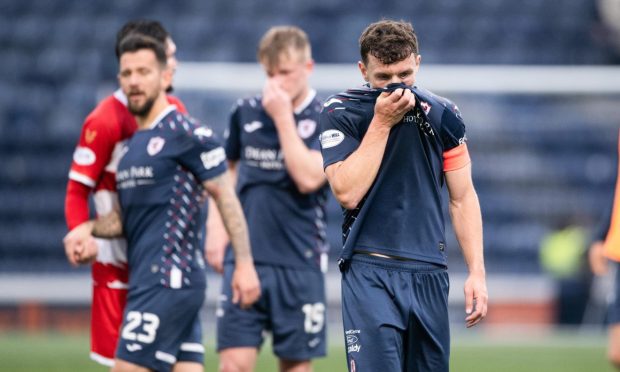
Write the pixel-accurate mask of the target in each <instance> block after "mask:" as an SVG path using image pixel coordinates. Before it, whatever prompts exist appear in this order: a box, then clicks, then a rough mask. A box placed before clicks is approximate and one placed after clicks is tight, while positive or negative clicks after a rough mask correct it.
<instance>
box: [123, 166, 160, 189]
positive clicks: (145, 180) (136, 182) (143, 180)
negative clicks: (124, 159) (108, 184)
mask: <svg viewBox="0 0 620 372" xmlns="http://www.w3.org/2000/svg"><path fill="white" fill-rule="evenodd" d="M154 178H155V172H154V171H153V167H148V166H140V167H134V166H132V167H130V168H129V169H123V170H120V171H119V172H117V173H116V186H117V187H118V188H119V189H128V188H132V187H136V186H144V185H151V184H153V183H155V180H154Z"/></svg>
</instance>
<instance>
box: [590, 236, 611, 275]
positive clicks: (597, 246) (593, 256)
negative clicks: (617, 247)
mask: <svg viewBox="0 0 620 372" xmlns="http://www.w3.org/2000/svg"><path fill="white" fill-rule="evenodd" d="M604 247H605V246H604V244H603V242H602V241H596V242H594V243H592V245H591V246H590V249H589V250H588V259H589V261H590V269H592V272H593V273H594V274H595V275H605V274H607V269H608V267H607V266H608V261H607V257H605V253H604V251H605V250H604Z"/></svg>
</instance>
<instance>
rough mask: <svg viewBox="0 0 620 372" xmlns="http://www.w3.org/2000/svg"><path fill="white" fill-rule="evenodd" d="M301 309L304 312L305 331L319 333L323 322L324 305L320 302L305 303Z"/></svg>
mask: <svg viewBox="0 0 620 372" xmlns="http://www.w3.org/2000/svg"><path fill="white" fill-rule="evenodd" d="M301 310H302V311H303V312H304V314H306V320H305V321H304V329H305V331H306V333H319V332H321V330H322V329H323V325H324V324H325V305H324V304H323V303H322V302H317V303H315V304H305V305H304V306H302V307H301Z"/></svg>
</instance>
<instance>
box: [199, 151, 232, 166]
mask: <svg viewBox="0 0 620 372" xmlns="http://www.w3.org/2000/svg"><path fill="white" fill-rule="evenodd" d="M200 160H202V165H204V167H205V169H207V170H208V169H211V168H215V167H217V166H218V165H220V164H221V163H222V162H223V161H224V160H226V151H224V148H223V147H218V148H216V149H214V150H211V151H207V152H203V153H202V154H200Z"/></svg>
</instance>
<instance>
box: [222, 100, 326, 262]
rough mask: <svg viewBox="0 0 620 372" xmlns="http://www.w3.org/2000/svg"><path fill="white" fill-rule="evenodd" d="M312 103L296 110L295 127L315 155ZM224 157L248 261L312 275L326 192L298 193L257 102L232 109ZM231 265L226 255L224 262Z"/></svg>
mask: <svg viewBox="0 0 620 372" xmlns="http://www.w3.org/2000/svg"><path fill="white" fill-rule="evenodd" d="M314 97H315V92H311V94H309V95H308V97H307V99H306V102H303V103H302V104H301V105H299V106H298V108H297V109H296V110H295V122H296V125H297V133H298V134H299V137H300V138H301V139H302V140H303V141H304V143H305V145H306V146H307V147H308V148H309V149H313V150H316V151H318V150H319V140H318V135H319V128H318V116H319V112H320V109H321V104H320V103H319V102H318V101H317V100H316V99H315V98H314ZM226 155H227V157H228V159H230V160H232V161H237V162H238V167H237V169H238V176H237V192H238V194H239V199H240V200H241V204H242V206H243V212H244V213H245V216H246V219H247V221H248V228H249V233H250V242H251V244H252V255H253V256H254V260H255V261H256V262H257V263H265V264H275V265H282V266H288V267H299V268H310V269H313V270H318V269H319V267H320V261H321V257H322V256H323V253H325V252H326V251H327V249H328V246H327V243H326V237H325V234H326V233H325V228H326V227H325V202H326V196H327V191H326V187H323V188H321V189H319V190H318V191H316V192H314V193H310V194H301V193H300V192H299V191H298V189H297V186H296V185H295V182H294V181H293V180H292V178H291V176H290V175H289V174H288V171H287V170H286V166H285V164H284V161H285V159H284V157H283V152H282V149H281V146H280V141H279V139H278V132H277V130H276V127H275V124H274V123H273V121H272V119H271V118H270V117H269V115H267V113H266V112H265V110H264V109H263V107H262V104H261V99H260V97H255V98H251V99H246V100H240V101H239V102H238V103H237V104H236V105H235V107H234V108H233V113H232V115H231V119H230V127H229V135H228V139H227V141H226ZM229 251H230V250H229ZM231 259H232V255H231V254H230V253H229V255H228V256H227V260H228V261H230V260H231Z"/></svg>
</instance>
